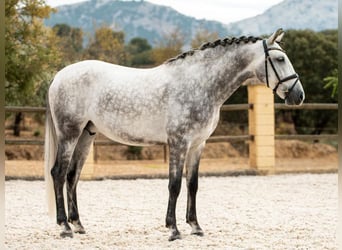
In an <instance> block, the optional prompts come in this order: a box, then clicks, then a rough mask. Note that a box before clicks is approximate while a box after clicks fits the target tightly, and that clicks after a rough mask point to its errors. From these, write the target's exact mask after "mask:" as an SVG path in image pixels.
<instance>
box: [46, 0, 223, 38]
mask: <svg viewBox="0 0 342 250" xmlns="http://www.w3.org/2000/svg"><path fill="white" fill-rule="evenodd" d="M57 10H58V12H57V13H55V14H52V15H51V17H50V18H49V19H47V20H46V21H45V24H46V25H48V26H53V25H55V24H57V23H66V24H68V25H70V26H73V27H80V28H82V29H83V31H85V32H87V33H90V34H92V33H93V31H94V27H99V26H101V25H102V24H106V25H109V26H110V27H112V28H113V29H115V30H123V31H125V37H126V41H129V40H130V39H132V38H133V37H143V38H146V39H147V40H148V41H149V42H150V43H151V44H152V45H154V44H156V43H157V42H158V41H159V40H160V39H162V37H163V36H164V35H166V34H168V33H169V32H171V31H174V30H176V29H180V30H181V32H182V34H183V35H184V36H185V40H186V43H188V44H190V41H191V38H192V37H193V36H194V35H195V34H196V31H197V30H199V29H206V30H210V31H215V32H217V33H218V34H219V36H226V30H227V29H226V25H224V24H222V23H220V22H216V21H208V20H204V19H202V20H198V19H195V18H193V17H189V16H185V15H183V14H181V13H179V12H177V11H176V10H174V9H172V8H170V7H166V6H161V5H156V4H152V3H149V2H145V1H119V0H90V1H87V2H81V3H77V4H72V5H64V6H60V7H58V8H57Z"/></svg>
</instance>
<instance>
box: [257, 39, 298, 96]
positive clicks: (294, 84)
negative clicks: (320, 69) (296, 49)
mask: <svg viewBox="0 0 342 250" xmlns="http://www.w3.org/2000/svg"><path fill="white" fill-rule="evenodd" d="M262 44H263V46H264V52H265V71H266V83H267V87H268V88H269V87H270V86H269V82H268V69H267V63H268V62H269V63H270V64H271V66H272V69H273V71H274V73H275V75H276V76H277V79H278V83H277V84H276V86H275V87H274V89H273V94H274V93H276V91H277V89H278V87H279V85H280V84H281V83H283V82H286V81H288V80H291V79H296V81H295V82H294V83H293V85H292V86H291V87H290V88H289V89H288V91H287V93H286V97H287V96H288V95H289V94H290V92H291V91H292V90H293V88H294V87H295V86H296V84H297V82H298V81H299V76H298V74H297V73H295V74H293V75H290V76H287V77H285V78H283V79H281V78H280V76H279V74H278V72H277V70H276V68H275V67H274V64H273V62H272V59H271V57H270V54H269V53H268V52H269V51H270V50H279V51H281V52H283V53H285V50H282V49H279V48H268V47H267V44H266V40H263V41H262Z"/></svg>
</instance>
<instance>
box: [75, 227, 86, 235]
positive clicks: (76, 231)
mask: <svg viewBox="0 0 342 250" xmlns="http://www.w3.org/2000/svg"><path fill="white" fill-rule="evenodd" d="M74 233H77V234H85V233H86V231H85V230H84V228H75V230H74Z"/></svg>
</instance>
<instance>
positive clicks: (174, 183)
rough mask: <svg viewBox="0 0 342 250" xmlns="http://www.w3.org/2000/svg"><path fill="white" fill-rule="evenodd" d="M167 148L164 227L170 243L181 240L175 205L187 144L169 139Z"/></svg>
mask: <svg viewBox="0 0 342 250" xmlns="http://www.w3.org/2000/svg"><path fill="white" fill-rule="evenodd" d="M169 147H170V162H169V203H168V207H167V214H166V227H168V228H169V229H170V237H169V241H172V240H176V239H180V238H181V236H180V233H179V231H178V229H177V225H176V203H177V198H178V195H179V192H180V189H181V184H182V173H183V167H184V162H185V157H186V154H187V143H186V141H184V140H177V139H169Z"/></svg>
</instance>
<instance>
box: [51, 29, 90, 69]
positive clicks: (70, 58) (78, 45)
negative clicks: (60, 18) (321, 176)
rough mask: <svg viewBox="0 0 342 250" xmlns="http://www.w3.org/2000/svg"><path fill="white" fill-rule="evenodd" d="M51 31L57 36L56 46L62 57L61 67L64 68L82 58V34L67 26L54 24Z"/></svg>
mask: <svg viewBox="0 0 342 250" xmlns="http://www.w3.org/2000/svg"><path fill="white" fill-rule="evenodd" d="M53 31H54V32H55V34H56V36H57V38H58V39H57V46H58V49H59V51H60V53H61V56H62V60H61V61H62V64H63V65H61V66H66V65H68V64H70V63H74V62H77V61H80V60H82V58H83V54H82V53H83V32H82V30H81V29H80V28H73V27H70V26H69V25H67V24H56V25H55V26H53Z"/></svg>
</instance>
